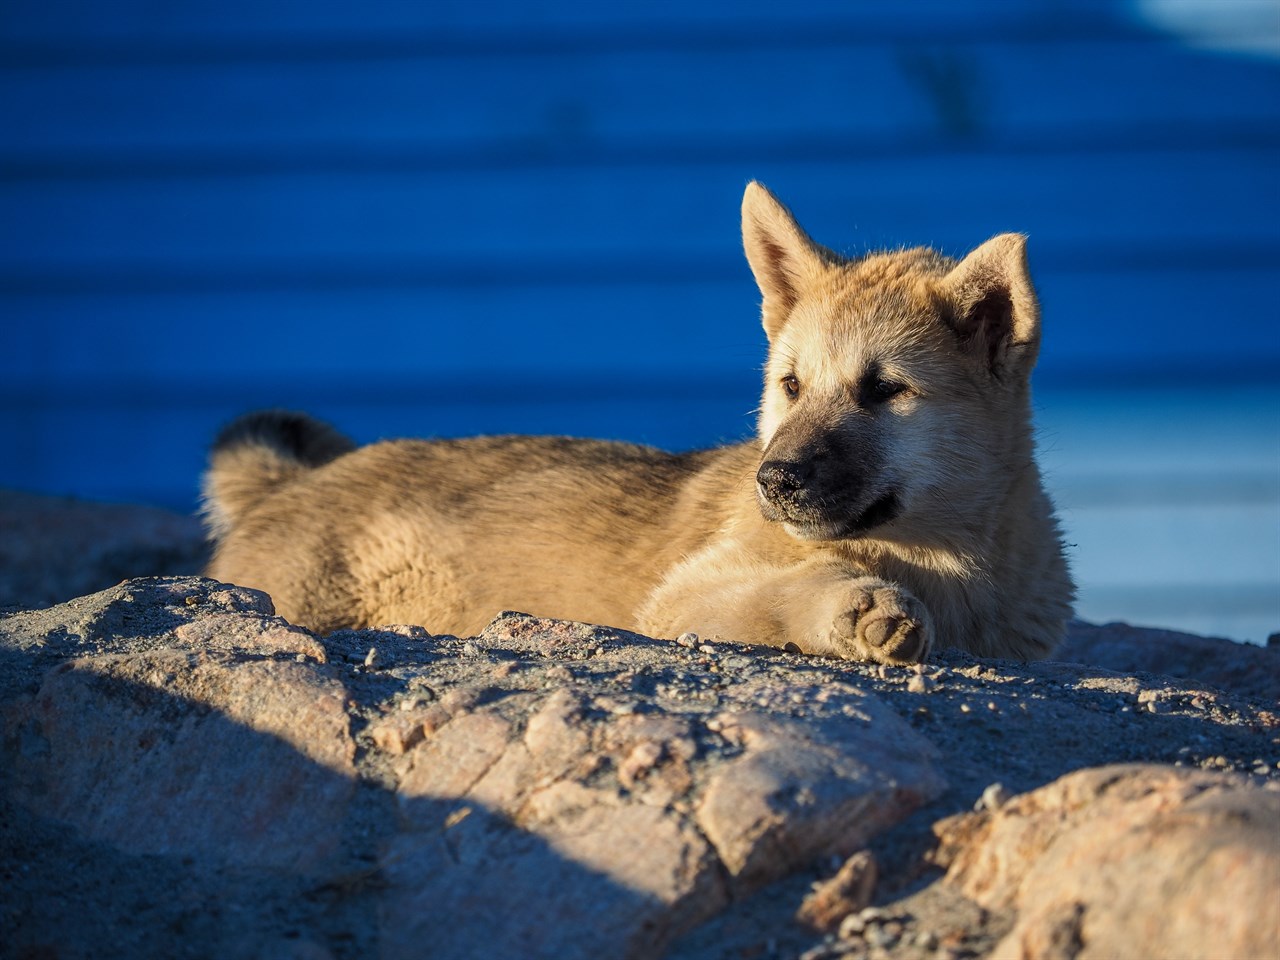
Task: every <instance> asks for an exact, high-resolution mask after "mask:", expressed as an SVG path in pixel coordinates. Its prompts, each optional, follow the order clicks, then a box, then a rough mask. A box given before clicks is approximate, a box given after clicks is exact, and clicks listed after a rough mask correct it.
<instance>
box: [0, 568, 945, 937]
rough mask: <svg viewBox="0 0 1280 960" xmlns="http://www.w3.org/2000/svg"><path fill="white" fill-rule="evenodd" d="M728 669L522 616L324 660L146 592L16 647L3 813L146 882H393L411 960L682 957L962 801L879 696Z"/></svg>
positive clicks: (765, 671)
mask: <svg viewBox="0 0 1280 960" xmlns="http://www.w3.org/2000/svg"><path fill="white" fill-rule="evenodd" d="M375 641H376V646H377V648H378V650H379V651H380V655H381V654H382V653H384V652H385V662H387V663H389V664H395V666H394V667H388V668H387V669H383V668H382V667H381V666H378V665H376V664H369V663H367V660H368V655H367V651H368V650H369V648H370V647H371V646H374V645H375ZM721 646H725V645H720V646H718V647H717V648H716V649H717V650H719V649H720V647H721ZM698 657H699V654H698V653H693V654H690V653H688V652H686V650H685V648H681V647H679V646H675V645H671V644H667V643H663V642H660V641H654V640H649V639H647V638H643V637H638V636H635V635H633V634H627V633H625V632H621V631H614V630H608V629H605V628H598V627H591V626H589V625H586V624H573V623H565V622H560V621H547V620H540V619H538V618H533V617H527V616H524V615H522V614H505V615H503V616H501V617H500V618H499V619H498V620H496V621H495V622H494V623H493V624H492V625H491V626H490V627H489V628H488V629H486V630H485V631H484V632H483V633H482V634H481V635H480V636H479V637H476V638H470V639H461V640H460V639H458V638H453V637H440V638H436V637H430V636H428V635H425V634H424V633H423V632H421V631H413V630H404V629H397V628H385V629H381V630H377V631H342V632H340V633H337V634H334V635H332V636H330V637H328V638H323V639H321V638H317V637H315V636H312V635H311V634H309V633H307V632H306V631H304V630H300V629H298V628H296V627H293V626H291V625H289V624H287V623H286V622H285V621H283V620H280V619H279V618H277V617H275V616H274V615H273V613H272V611H271V606H270V601H269V600H268V599H267V598H266V597H265V596H263V595H262V594H259V593H256V592H254V591H248V590H243V589H241V588H237V587H230V586H227V585H224V584H217V583H214V582H212V581H207V580H198V579H186V580H184V579H174V578H169V579H164V578H157V579H151V580H141V581H131V582H128V583H125V584H122V585H120V586H118V587H115V588H113V589H111V590H107V591H104V592H102V593H99V594H96V595H94V596H90V597H86V598H82V599H79V600H76V601H73V602H71V603H68V604H63V605H61V606H58V607H54V608H51V609H48V610H38V611H29V612H20V613H15V614H11V615H9V616H5V617H0V658H3V661H4V663H5V664H6V666H8V667H11V669H10V670H8V671H7V676H8V677H10V678H11V681H9V682H6V684H5V685H4V686H3V687H2V688H0V690H2V691H3V697H2V698H0V711H2V714H0V716H3V721H4V741H3V743H4V757H3V760H4V770H5V774H4V776H3V780H2V781H0V786H2V787H3V790H4V800H5V802H6V803H8V804H11V805H16V808H17V809H19V810H22V811H24V815H25V816H27V817H37V818H47V819H48V820H49V821H52V822H54V823H58V824H62V825H63V826H64V827H65V828H66V829H68V830H70V831H72V833H73V834H74V836H75V837H77V838H79V840H80V841H81V842H86V843H94V844H101V845H107V846H109V847H111V848H112V849H114V850H117V851H119V852H120V853H122V854H125V855H129V856H138V855H145V856H153V857H161V858H175V859H178V860H182V861H190V862H193V863H196V864H200V865H201V869H204V870H212V869H225V868H235V869H239V870H251V871H252V870H257V871H264V870H265V871H285V872H288V873H292V874H301V875H308V876H312V877H314V878H315V879H316V882H317V883H319V884H320V885H321V887H323V888H324V889H345V887H346V885H347V884H348V881H347V880H345V879H343V878H344V877H350V876H356V877H361V876H369V877H373V876H376V878H377V882H376V884H373V886H370V885H369V883H366V882H365V881H361V883H360V884H359V886H360V889H361V890H365V891H367V890H375V889H376V891H377V892H376V894H374V893H371V892H364V893H362V894H361V895H362V896H367V897H373V898H374V900H375V905H376V909H375V910H374V913H376V915H377V916H378V918H379V922H378V927H377V931H376V940H377V943H378V944H379V949H380V950H381V952H382V954H383V955H384V956H387V957H397V956H406V957H408V956H418V955H421V950H422V944H423V943H430V944H432V945H433V949H435V950H438V951H439V954H440V955H445V956H450V955H466V954H468V953H469V952H471V951H472V950H473V949H474V946H475V944H476V943H479V942H481V941H483V942H484V943H486V944H487V950H488V952H491V953H492V954H493V955H498V956H502V955H524V954H526V953H528V952H530V951H532V952H533V953H535V954H544V955H555V956H561V957H575V956H582V957H595V956H602V955H611V956H635V957H648V956H659V955H661V953H662V950H663V948H664V946H665V944H666V943H668V942H669V941H670V940H671V938H673V937H675V936H677V935H679V934H680V933H682V932H684V931H686V930H688V929H690V928H692V927H693V926H695V925H696V924H697V923H699V922H700V921H702V920H705V919H706V918H708V917H710V916H712V915H713V914H715V913H716V912H717V911H719V910H721V909H722V908H723V907H724V905H725V904H726V903H727V902H728V901H729V900H730V898H733V897H741V896H745V895H747V894H749V893H750V892H751V891H752V890H754V889H756V888H758V887H760V886H762V885H764V884H767V883H769V882H770V881H772V880H775V879H778V878H779V877H782V876H785V875H786V874H787V873H789V872H790V871H792V870H793V869H795V868H796V867H798V866H803V865H806V864H807V863H809V862H810V861H812V860H813V859H815V858H818V857H827V856H831V855H833V854H841V853H848V852H849V851H850V850H852V849H854V848H856V847H860V846H862V845H864V844H865V843H866V841H867V839H868V838H869V837H871V836H873V835H874V834H875V833H876V832H877V831H878V830H882V829H884V828H886V827H887V826H888V825H890V824H892V823H894V822H896V821H898V820H900V819H901V818H902V817H904V816H906V815H907V814H909V813H910V812H911V811H912V810H913V809H915V808H917V807H919V806H920V805H922V804H924V803H926V802H928V801H929V800H931V799H933V798H934V797H936V796H938V795H939V794H940V793H941V791H942V790H943V788H944V781H943V780H942V778H941V777H940V776H939V774H938V773H937V771H936V769H935V767H934V760H935V751H934V750H933V748H932V747H931V746H930V744H929V743H928V742H927V741H926V740H925V739H924V738H922V737H921V736H920V735H919V734H917V733H915V732H914V731H913V730H911V729H910V727H909V726H908V725H907V724H906V723H905V722H904V721H903V720H902V719H901V718H900V717H899V716H898V715H897V714H896V713H895V712H894V711H893V710H891V709H890V708H888V707H887V706H886V705H885V704H884V703H882V702H881V701H880V700H879V699H878V698H877V697H875V696H874V695H871V694H869V693H868V692H866V691H865V690H863V689H861V688H859V687H858V686H857V685H856V684H851V683H844V682H839V681H835V680H833V679H832V677H831V676H829V675H827V674H823V673H812V672H807V671H799V672H797V671H795V670H794V669H793V667H792V666H791V665H790V664H789V662H787V661H784V660H782V659H775V660H770V659H768V658H754V659H752V660H750V661H748V664H747V666H746V667H744V669H742V670H740V671H738V672H737V674H736V675H735V676H733V677H729V676H725V675H724V674H721V673H718V672H714V671H712V670H710V669H709V667H710V666H712V665H713V664H712V661H711V660H710V659H709V658H708V657H706V656H705V655H703V657H702V659H698ZM405 704H408V706H409V709H407V710H406V709H402V706H403V705H405ZM353 730H361V731H362V732H360V733H358V734H357V735H356V736H353V734H352V731H353ZM357 740H358V741H359V743H360V744H363V748H362V750H363V752H361V751H359V750H357ZM362 785H363V787H362ZM384 794H385V797H386V798H387V799H389V800H390V801H391V803H390V804H388V803H387V802H386V801H385V800H383V799H381V797H382V796H383V795H384ZM357 825H362V827H361V829H360V830H357V829H356V826H357ZM360 836H365V837H367V839H366V840H365V841H364V842H363V843H362V842H361V841H360V840H359V839H358V837H360ZM370 863H372V864H373V867H372V871H373V872H372V873H369V869H370V868H369V867H368V866H367V864H370ZM362 864H365V865H366V866H362ZM362 871H363V872H362ZM370 883H372V881H370ZM480 904H484V905H486V909H484V910H480V909H479V907H478V905H480ZM493 904H501V905H502V907H501V909H500V910H497V911H495V910H493V909H492V905H493ZM461 917H472V918H475V919H473V920H471V921H469V922H460V920H459V918H461ZM313 934H314V930H313ZM313 939H314V937H313ZM308 942H310V941H308Z"/></svg>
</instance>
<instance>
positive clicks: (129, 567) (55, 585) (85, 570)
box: [0, 490, 208, 608]
mask: <svg viewBox="0 0 1280 960" xmlns="http://www.w3.org/2000/svg"><path fill="white" fill-rule="evenodd" d="M207 553H208V548H207V546H206V544H205V539H204V530H203V529H202V527H201V526H200V523H199V521H197V520H196V519H195V518H194V517H189V516H183V515H181V514H177V513H172V512H170V511H168V510H162V509H159V508H158V507H144V506H137V505H134V504H114V503H93V502H89V501H84V500H74V499H72V498H70V497H46V496H40V495H38V494H33V493H20V492H18V491H15V490H0V607H5V606H15V605H20V606H22V607H25V608H31V607H43V606H47V605H48V604H51V603H58V602H60V601H63V600H70V599H72V598H73V597H78V596H82V595H83V594H86V593H91V592H92V591H95V590H101V589H103V588H105V587H109V586H111V585H112V584H114V583H118V582H119V581H121V580H123V579H125V578H127V577H141V576H149V575H155V574H194V573H198V572H199V571H200V569H201V568H202V567H203V566H204V564H205V559H206V556H207Z"/></svg>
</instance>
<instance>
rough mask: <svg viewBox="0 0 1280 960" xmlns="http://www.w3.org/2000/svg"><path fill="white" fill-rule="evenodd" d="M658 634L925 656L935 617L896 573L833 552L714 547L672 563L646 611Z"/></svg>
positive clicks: (887, 658)
mask: <svg viewBox="0 0 1280 960" xmlns="http://www.w3.org/2000/svg"><path fill="white" fill-rule="evenodd" d="M639 620H640V626H641V629H642V630H644V631H645V632H647V633H649V634H651V635H653V636H676V635H677V634H679V633H682V632H684V631H692V632H694V633H697V634H698V635H699V636H704V637H720V638H722V639H724V640H730V641H737V642H739V643H753V644H760V645H764V646H770V647H782V648H786V649H792V650H797V651H799V652H801V653H810V654H816V655H818V656H826V657H841V658H843V659H846V660H870V661H875V662H879V663H891V664H904V663H916V662H918V661H922V660H924V659H925V658H926V657H927V656H928V654H929V650H930V648H931V647H932V645H933V622H932V620H931V618H930V616H929V612H928V611H927V610H926V609H925V606H924V604H922V603H921V602H920V601H919V600H917V599H916V598H915V597H914V596H912V595H911V593H910V592H908V591H907V590H906V589H905V588H904V587H902V586H901V585H899V584H896V583H890V582H888V581H886V580H881V579H879V578H878V577H872V576H866V575H863V574H861V573H859V572H858V571H854V570H850V569H849V568H848V567H846V566H844V565H842V564H838V563H833V562H830V561H826V560H807V561H803V562H800V563H796V564H790V565H787V566H772V565H767V564H763V563H755V562H742V561H741V560H740V559H739V558H738V557H736V556H733V555H732V554H729V555H726V553H722V552H719V551H715V550H712V551H708V552H707V553H703V554H698V555H695V556H694V557H691V558H690V559H688V560H686V561H685V562H684V563H682V564H680V565H679V566H677V567H676V568H675V569H674V570H672V571H671V572H670V573H669V574H668V575H667V577H666V578H665V579H664V580H663V582H662V583H661V584H660V585H659V586H658V588H657V589H656V590H655V591H654V592H653V594H651V595H650V597H649V600H648V601H647V602H646V604H645V606H644V607H643V608H642V610H641V611H640V614H639Z"/></svg>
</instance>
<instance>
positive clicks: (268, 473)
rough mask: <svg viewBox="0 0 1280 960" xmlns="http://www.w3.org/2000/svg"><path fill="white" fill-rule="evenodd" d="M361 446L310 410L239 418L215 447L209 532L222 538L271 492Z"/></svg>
mask: <svg viewBox="0 0 1280 960" xmlns="http://www.w3.org/2000/svg"><path fill="white" fill-rule="evenodd" d="M355 448H356V445H355V443H354V442H352V441H351V440H350V439H349V438H348V437H346V436H345V435H344V434H341V433H339V432H338V431H337V430H335V429H334V428H333V427H331V426H329V425H328V424H326V423H321V422H320V421H319V420H316V419H314V418H313V417H309V416H307V415H306V414H305V413H293V412H291V411H288V410H262V411H258V412H256V413H250V414H246V415H245V416H242V417H239V418H237V419H235V420H233V421H232V422H231V423H229V424H227V425H226V426H225V427H223V428H222V430H221V431H220V432H219V433H218V436H217V439H215V440H214V442H213V447H212V449H211V450H210V452H209V466H210V470H209V472H208V473H207V474H206V475H205V483H204V490H203V491H202V493H203V500H204V506H203V513H204V518H205V523H206V525H207V526H208V527H209V532H210V533H211V534H212V535H213V537H214V538H215V539H218V538H221V537H222V536H223V535H224V534H225V533H226V532H227V531H228V530H229V529H230V528H231V527H232V526H233V525H234V524H235V523H236V521H237V520H238V519H239V518H240V517H241V516H243V515H244V513H245V512H246V511H247V510H249V509H251V508H252V507H253V505H254V504H256V503H258V502H259V501H261V500H262V499H263V498H264V497H265V496H267V494H269V493H271V492H272V491H274V490H276V489H277V488H278V487H280V486H281V485H283V484H285V483H288V482H289V481H291V480H293V479H294V478H295V477H297V476H298V475H299V474H301V473H304V472H306V471H308V470H311V469H314V468H315V467H319V466H323V465H324V464H326V463H329V462H330V461H331V460H336V459H337V458H338V457H340V456H342V455H343V454H345V453H350V452H351V451H352V450H354V449H355Z"/></svg>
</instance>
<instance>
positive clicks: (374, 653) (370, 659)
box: [364, 647, 380, 669]
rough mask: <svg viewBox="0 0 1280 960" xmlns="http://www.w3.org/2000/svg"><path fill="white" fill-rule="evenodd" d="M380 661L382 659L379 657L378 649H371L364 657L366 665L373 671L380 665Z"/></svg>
mask: <svg viewBox="0 0 1280 960" xmlns="http://www.w3.org/2000/svg"><path fill="white" fill-rule="evenodd" d="M379 659H380V657H379V656H378V648H377V647H370V648H369V652H368V653H366V654H365V655H364V665H365V666H366V667H368V668H370V669H373V668H374V667H376V666H377V665H378V660H379Z"/></svg>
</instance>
